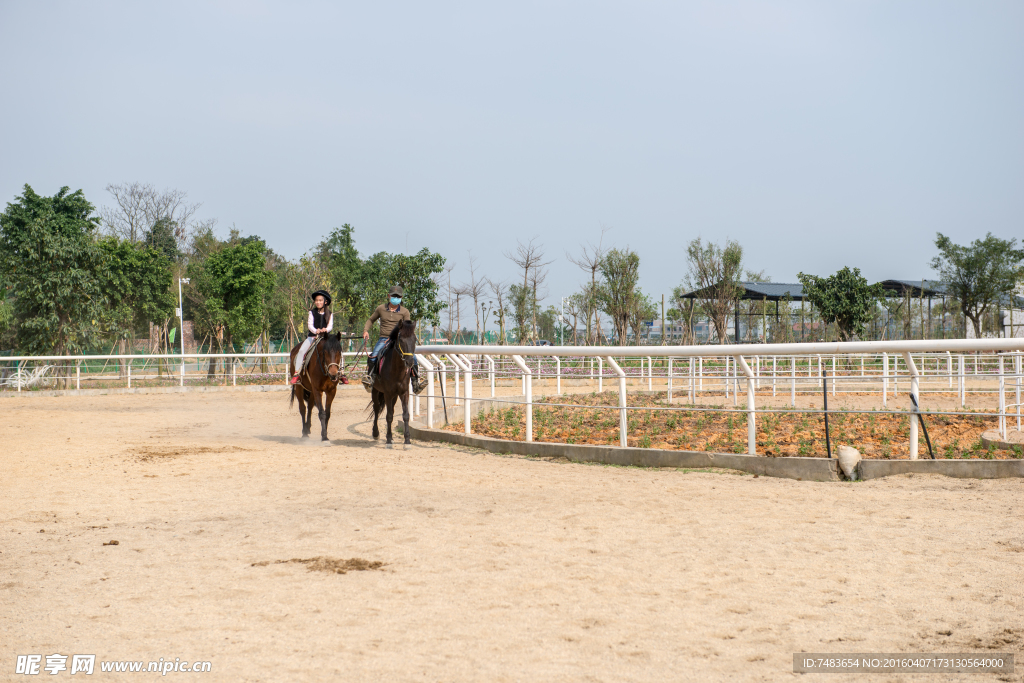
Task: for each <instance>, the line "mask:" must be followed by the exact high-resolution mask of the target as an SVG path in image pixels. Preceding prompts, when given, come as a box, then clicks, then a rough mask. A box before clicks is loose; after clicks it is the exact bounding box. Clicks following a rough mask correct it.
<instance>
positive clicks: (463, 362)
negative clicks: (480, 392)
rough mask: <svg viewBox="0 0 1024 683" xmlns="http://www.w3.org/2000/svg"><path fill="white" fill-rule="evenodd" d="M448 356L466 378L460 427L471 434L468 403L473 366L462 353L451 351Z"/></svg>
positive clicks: (471, 392)
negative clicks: (463, 412) (462, 416)
mask: <svg viewBox="0 0 1024 683" xmlns="http://www.w3.org/2000/svg"><path fill="white" fill-rule="evenodd" d="M448 357H449V358H451V359H452V363H455V367H457V368H459V369H461V370H462V376H463V377H464V378H465V380H466V396H465V400H464V401H463V404H464V408H465V416H464V418H463V423H462V427H463V431H464V432H465V433H466V434H472V433H473V428H472V426H471V421H472V414H471V413H470V410H471V408H470V404H471V403H472V402H473V400H472V399H473V366H472V365H470V364H469V359H468V358H466V356H464V355H461V354H458V353H451V354H448ZM457 376H458V374H456V377H457ZM455 385H456V386H458V380H456V381H455Z"/></svg>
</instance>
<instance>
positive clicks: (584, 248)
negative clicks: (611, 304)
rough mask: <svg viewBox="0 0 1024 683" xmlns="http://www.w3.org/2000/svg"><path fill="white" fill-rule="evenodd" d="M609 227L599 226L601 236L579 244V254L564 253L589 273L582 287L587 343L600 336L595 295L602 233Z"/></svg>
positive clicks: (599, 267) (601, 259)
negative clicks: (585, 283) (588, 279)
mask: <svg viewBox="0 0 1024 683" xmlns="http://www.w3.org/2000/svg"><path fill="white" fill-rule="evenodd" d="M609 230H611V228H608V227H604V228H601V237H600V239H599V240H598V241H597V244H596V245H594V244H589V245H588V244H583V245H580V255H579V256H572V255H570V254H568V253H566V255H565V256H566V258H568V259H569V261H570V262H571V263H574V264H576V265H577V266H578V267H579V268H580V270H582V271H583V272H585V273H590V282H589V283H588V284H587V285H584V287H583V292H582V294H583V297H584V298H583V301H582V302H581V304H582V305H583V307H584V308H583V312H584V320H585V321H586V329H587V343H588V344H597V343H598V342H599V338H600V336H601V321H600V319H599V318H598V315H597V312H598V309H599V303H598V297H597V291H598V286H597V271H598V270H600V269H601V261H603V260H604V255H605V251H606V250H605V248H604V246H603V245H604V235H605V233H606V232H608V231H609Z"/></svg>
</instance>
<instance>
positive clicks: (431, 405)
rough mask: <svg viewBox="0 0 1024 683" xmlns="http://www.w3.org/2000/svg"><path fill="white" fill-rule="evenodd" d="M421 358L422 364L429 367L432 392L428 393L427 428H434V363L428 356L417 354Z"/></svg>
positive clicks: (428, 381)
mask: <svg viewBox="0 0 1024 683" xmlns="http://www.w3.org/2000/svg"><path fill="white" fill-rule="evenodd" d="M416 355H417V357H418V358H419V359H420V364H421V365H422V366H423V367H425V368H426V369H427V384H428V385H429V386H428V387H427V388H428V389H429V390H430V393H429V394H427V428H428V429H433V428H434V364H433V363H431V362H430V361H429V360H427V357H426V356H422V355H420V354H416Z"/></svg>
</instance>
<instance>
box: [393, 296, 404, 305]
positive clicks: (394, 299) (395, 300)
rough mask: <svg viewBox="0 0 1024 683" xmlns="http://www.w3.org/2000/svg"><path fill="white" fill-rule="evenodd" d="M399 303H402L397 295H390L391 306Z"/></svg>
mask: <svg viewBox="0 0 1024 683" xmlns="http://www.w3.org/2000/svg"><path fill="white" fill-rule="evenodd" d="M400 303H402V300H401V299H400V298H399V297H397V296H393V297H391V305H392V306H397V305H398V304H400Z"/></svg>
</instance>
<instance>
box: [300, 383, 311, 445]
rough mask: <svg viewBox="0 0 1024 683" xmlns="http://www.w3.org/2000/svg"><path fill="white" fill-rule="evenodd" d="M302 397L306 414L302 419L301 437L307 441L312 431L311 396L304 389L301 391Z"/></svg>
mask: <svg viewBox="0 0 1024 683" xmlns="http://www.w3.org/2000/svg"><path fill="white" fill-rule="evenodd" d="M302 396H303V397H304V398H305V399H306V400H305V404H306V414H305V416H304V417H303V418H302V435H303V436H304V437H306V438H307V439H308V438H309V435H310V433H311V432H312V431H313V396H312V394H310V393H309V392H308V391H306V390H305V389H303V390H302Z"/></svg>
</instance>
